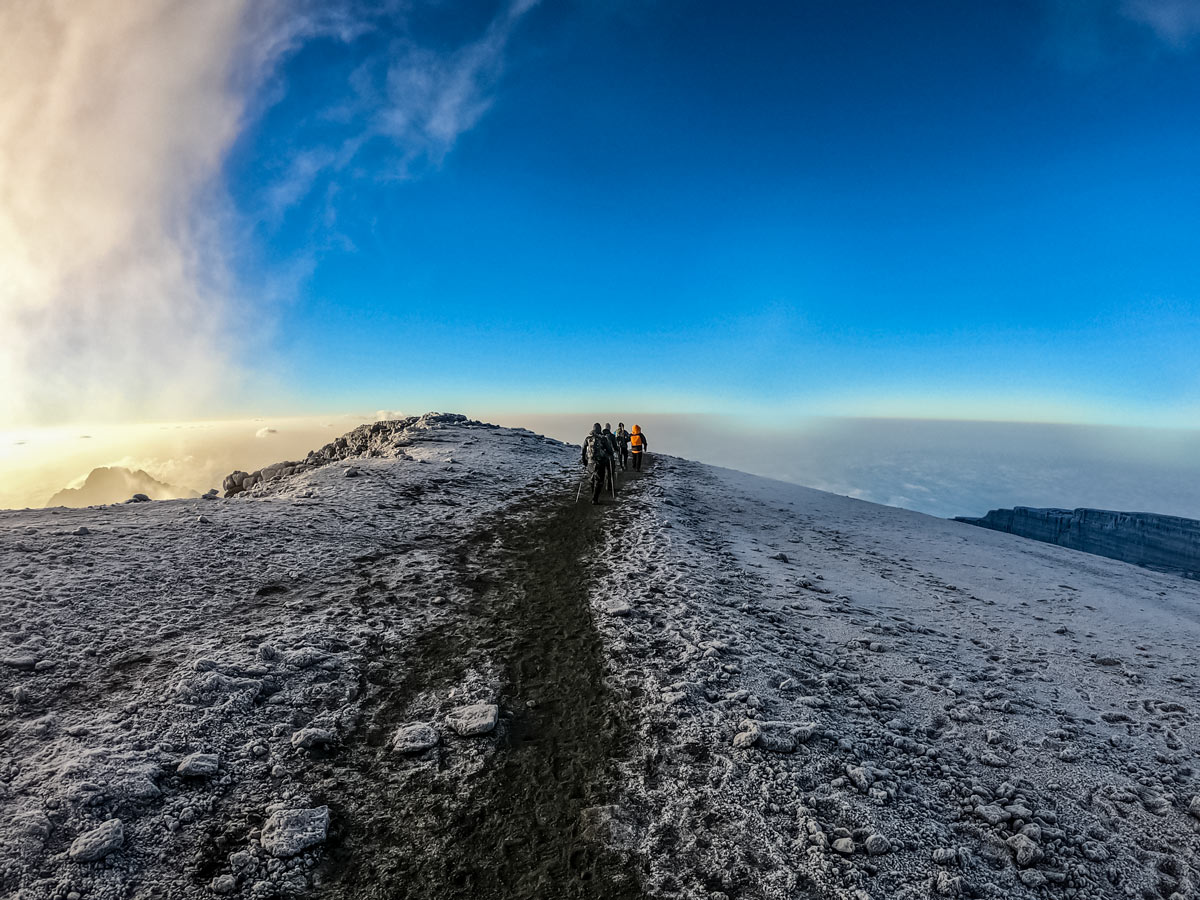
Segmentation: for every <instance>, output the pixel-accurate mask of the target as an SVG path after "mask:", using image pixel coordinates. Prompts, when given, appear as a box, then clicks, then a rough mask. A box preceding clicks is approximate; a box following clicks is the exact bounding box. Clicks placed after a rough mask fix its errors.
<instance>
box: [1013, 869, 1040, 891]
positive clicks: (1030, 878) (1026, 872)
mask: <svg viewBox="0 0 1200 900" xmlns="http://www.w3.org/2000/svg"><path fill="white" fill-rule="evenodd" d="M1017 877H1018V878H1020V879H1021V884H1023V885H1025V887H1029V888H1040V887H1042V886H1043V885H1045V883H1046V880H1047V879H1046V876H1045V875H1043V874H1042V873H1041V872H1039V871H1038V870H1037V869H1022V870H1021V871H1020V872H1018V873H1017Z"/></svg>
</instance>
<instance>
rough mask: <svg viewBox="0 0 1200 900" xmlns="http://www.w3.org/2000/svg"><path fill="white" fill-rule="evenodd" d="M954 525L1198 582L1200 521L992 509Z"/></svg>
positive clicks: (1094, 512) (1077, 511)
mask: <svg viewBox="0 0 1200 900" xmlns="http://www.w3.org/2000/svg"><path fill="white" fill-rule="evenodd" d="M955 521H957V522H967V523H968V524H971V525H979V526H981V527H983V528H991V529H992V530H994V531H1005V532H1008V533H1009V534H1015V535H1019V536H1020V537H1027V538H1032V539H1033V540H1035V541H1045V542H1046V543H1048V544H1058V545H1059V546H1060V547H1070V548H1071V549H1073V550H1082V551H1083V552H1085V553H1094V554H1096V555H1097V556H1107V557H1108V558H1109V559H1119V560H1123V561H1124V562H1130V563H1134V564H1135V565H1139V566H1146V567H1147V568H1151V569H1163V570H1166V571H1170V572H1178V573H1181V574H1185V575H1188V576H1190V577H1193V578H1200V521H1197V520H1195V519H1184V518H1181V517H1179V516H1162V515H1157V514H1155V513H1141V512H1114V511H1112V510H1107V509H1084V508H1080V509H1037V508H1034V507H1029V506H1017V507H1014V508H1013V509H993V510H990V511H989V512H988V514H987V515H986V516H983V517H982V518H971V517H968V516H956V517H955Z"/></svg>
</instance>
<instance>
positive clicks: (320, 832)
mask: <svg viewBox="0 0 1200 900" xmlns="http://www.w3.org/2000/svg"><path fill="white" fill-rule="evenodd" d="M328 830H329V807H328V806H318V807H316V808H314V809H280V810H276V811H275V812H273V813H271V815H270V816H269V817H268V818H267V821H266V822H264V823H263V827H262V838H261V840H262V846H263V849H264V850H266V851H267V852H268V853H269V854H271V855H272V856H274V857H275V858H276V859H286V858H287V857H289V856H295V855H296V854H297V853H302V852H303V851H305V850H307V849H308V848H309V847H312V846H313V845H315V844H319V843H321V842H322V841H323V840H325V833H326V832H327V831H328Z"/></svg>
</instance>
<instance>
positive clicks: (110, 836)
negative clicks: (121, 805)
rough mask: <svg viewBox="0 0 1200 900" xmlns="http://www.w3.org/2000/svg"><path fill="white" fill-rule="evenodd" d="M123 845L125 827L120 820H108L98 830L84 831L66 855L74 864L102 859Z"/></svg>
mask: <svg viewBox="0 0 1200 900" xmlns="http://www.w3.org/2000/svg"><path fill="white" fill-rule="evenodd" d="M124 843H125V826H124V825H123V824H122V823H121V820H120V819H109V820H108V821H107V822H105V823H104V824H103V825H101V826H100V827H99V828H93V829H92V830H91V831H85V832H84V833H83V834H81V835H79V837H77V838H75V841H74V843H72V844H71V849H70V850H69V851H68V855H69V856H70V857H71V859H73V860H75V861H76V862H94V861H96V860H98V859H103V858H104V857H106V856H108V854H110V853H112V852H113V851H114V850H119V849H120V848H121V845H122V844H124Z"/></svg>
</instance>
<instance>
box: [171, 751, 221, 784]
mask: <svg viewBox="0 0 1200 900" xmlns="http://www.w3.org/2000/svg"><path fill="white" fill-rule="evenodd" d="M220 762H221V759H220V757H219V756H217V754H215V753H193V754H191V755H190V756H185V757H184V758H183V760H182V761H181V762H180V763H179V768H178V769H176V771H177V772H179V774H180V775H186V776H188V777H189V778H196V777H206V776H208V775H215V774H216V772H217V767H218V766H219V765H220Z"/></svg>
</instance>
